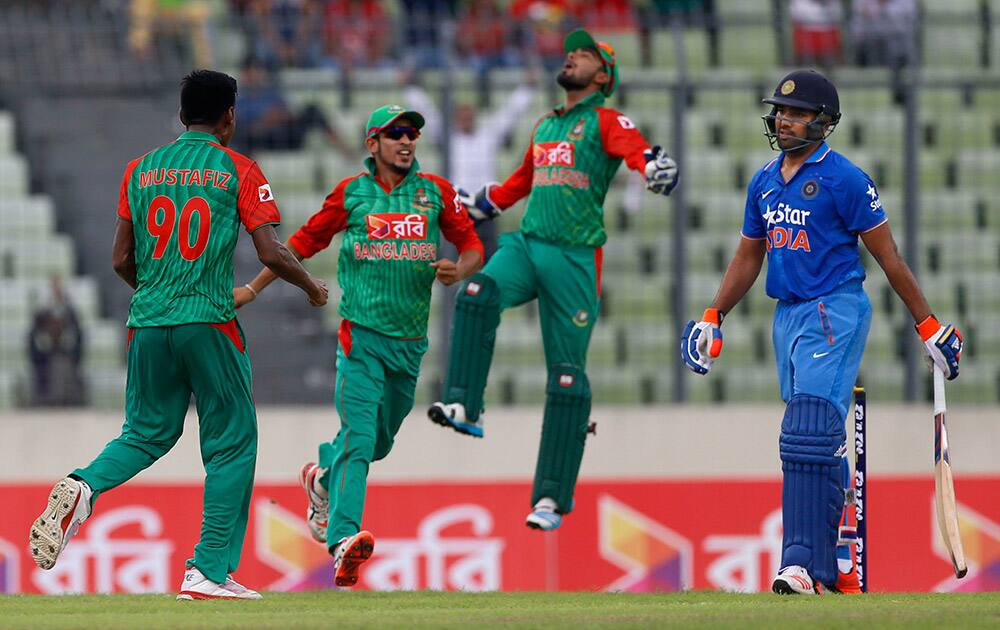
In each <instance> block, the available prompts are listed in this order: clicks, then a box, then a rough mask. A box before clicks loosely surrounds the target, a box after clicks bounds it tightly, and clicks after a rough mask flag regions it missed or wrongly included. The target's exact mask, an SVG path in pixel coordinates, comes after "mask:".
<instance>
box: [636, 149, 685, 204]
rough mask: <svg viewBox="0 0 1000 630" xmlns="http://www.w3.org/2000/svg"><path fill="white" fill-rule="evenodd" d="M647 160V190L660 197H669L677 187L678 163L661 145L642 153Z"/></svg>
mask: <svg viewBox="0 0 1000 630" xmlns="http://www.w3.org/2000/svg"><path fill="white" fill-rule="evenodd" d="M642 155H643V157H645V158H646V170H645V176H646V189H647V190H649V191H651V192H654V193H656V194H658V195H669V194H670V191H671V190H673V189H674V187H675V186H677V162H675V161H674V159H673V158H672V157H670V156H669V155H668V154H667V152H666V151H664V150H663V149H662V148H661V147H660V146H659V145H656V146H653V147H650V148H648V149H646V150H645V151H643V152H642Z"/></svg>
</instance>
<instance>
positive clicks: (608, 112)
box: [596, 107, 649, 172]
mask: <svg viewBox="0 0 1000 630" xmlns="http://www.w3.org/2000/svg"><path fill="white" fill-rule="evenodd" d="M596 109H597V121H598V125H599V126H600V128H601V143H602V144H603V145H604V151H605V152H607V154H608V155H610V156H611V157H616V158H622V159H624V160H625V163H626V164H628V167H629V168H630V169H632V170H633V171H640V172H641V171H643V170H644V169H645V168H646V158H645V157H644V156H643V155H642V152H643V151H645V150H646V149H648V148H649V142H647V141H646V139H645V138H644V137H643V136H642V132H640V131H639V129H638V128H637V127H636V126H635V123H634V122H632V120H631V119H630V118H629V117H628V116H626V115H625V114H623V113H621V112H620V111H618V110H616V109H611V108H610V107H598V108H596Z"/></svg>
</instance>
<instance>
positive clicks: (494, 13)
mask: <svg viewBox="0 0 1000 630" xmlns="http://www.w3.org/2000/svg"><path fill="white" fill-rule="evenodd" d="M513 41H514V40H513V37H511V36H510V34H509V33H508V29H507V20H506V19H505V16H504V12H503V11H502V10H501V9H500V7H499V6H497V3H496V2H495V1H494V0H487V1H483V2H470V3H468V4H467V5H466V6H465V7H464V9H463V10H462V12H461V15H460V17H459V19H458V29H457V31H456V33H455V48H456V51H457V52H458V55H459V57H460V58H461V59H462V60H463V61H466V62H467V63H468V64H469V65H471V66H472V68H473V70H475V71H476V73H477V74H478V75H479V76H480V77H485V76H486V75H487V74H488V73H489V71H490V70H492V69H493V68H499V67H505V66H516V65H519V64H520V63H521V58H520V54H519V52H518V50H517V48H516V47H515V46H513V45H512V44H513ZM484 80H485V79H484ZM485 87H487V88H488V87H489V86H488V85H486V86H485Z"/></svg>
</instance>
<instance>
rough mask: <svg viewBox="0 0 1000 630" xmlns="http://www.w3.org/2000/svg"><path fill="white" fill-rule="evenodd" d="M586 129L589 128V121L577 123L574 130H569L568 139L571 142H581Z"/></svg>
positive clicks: (584, 120) (583, 119)
mask: <svg viewBox="0 0 1000 630" xmlns="http://www.w3.org/2000/svg"><path fill="white" fill-rule="evenodd" d="M586 128H587V119H586V118H581V119H580V120H578V121H576V124H575V125H573V128H572V129H570V130H569V133H568V134H566V137H567V138H569V139H570V140H580V139H581V138H583V130H584V129H586Z"/></svg>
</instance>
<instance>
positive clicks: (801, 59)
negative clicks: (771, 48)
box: [789, 0, 844, 67]
mask: <svg viewBox="0 0 1000 630" xmlns="http://www.w3.org/2000/svg"><path fill="white" fill-rule="evenodd" d="M789 15H790V17H791V21H792V54H793V55H794V56H795V60H794V61H795V64H796V65H811V64H815V65H819V66H826V67H829V66H832V65H834V64H836V63H841V62H843V47H842V44H841V24H842V22H843V20H844V7H843V5H842V4H841V0H792V3H791V6H790V7H789Z"/></svg>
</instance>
